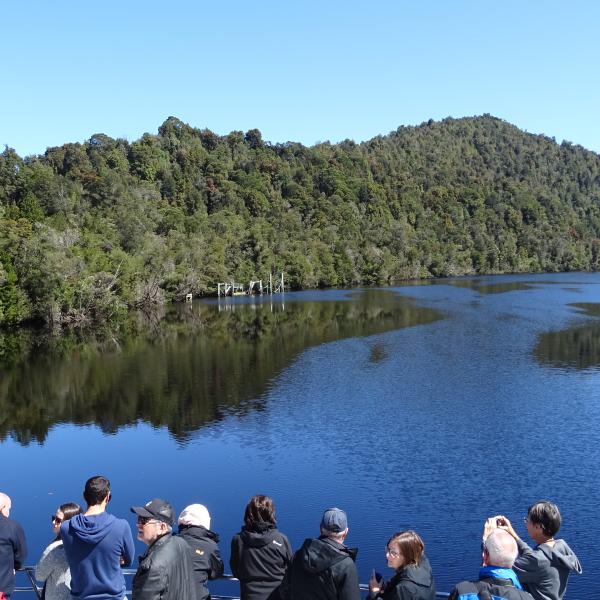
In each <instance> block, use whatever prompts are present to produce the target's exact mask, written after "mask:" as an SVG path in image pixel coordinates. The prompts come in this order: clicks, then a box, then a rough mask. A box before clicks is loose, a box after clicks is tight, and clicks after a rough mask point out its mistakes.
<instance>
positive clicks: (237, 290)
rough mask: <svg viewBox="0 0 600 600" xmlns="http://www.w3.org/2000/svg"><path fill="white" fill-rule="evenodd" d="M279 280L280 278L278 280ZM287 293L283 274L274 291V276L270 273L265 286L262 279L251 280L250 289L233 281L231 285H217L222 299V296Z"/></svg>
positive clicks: (218, 294)
mask: <svg viewBox="0 0 600 600" xmlns="http://www.w3.org/2000/svg"><path fill="white" fill-rule="evenodd" d="M278 279H279V278H278ZM284 291H285V286H284V280H283V273H281V278H280V279H279V281H278V282H277V283H276V284H275V288H274V289H273V274H272V273H269V283H268V284H266V285H263V280H262V279H257V280H251V281H250V283H249V285H248V289H247V290H245V289H244V284H243V283H235V282H234V281H231V282H229V283H227V282H226V283H217V296H218V297H219V298H220V297H221V296H240V295H242V294H248V295H253V294H260V295H261V296H262V295H263V294H283V292H284Z"/></svg>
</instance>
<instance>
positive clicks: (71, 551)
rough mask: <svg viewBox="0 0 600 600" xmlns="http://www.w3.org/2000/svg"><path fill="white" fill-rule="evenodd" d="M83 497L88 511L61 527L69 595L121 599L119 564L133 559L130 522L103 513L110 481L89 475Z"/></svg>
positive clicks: (122, 586)
mask: <svg viewBox="0 0 600 600" xmlns="http://www.w3.org/2000/svg"><path fill="white" fill-rule="evenodd" d="M83 497H84V499H85V501H86V503H87V510H86V511H85V513H84V514H82V515H77V516H75V517H73V518H72V519H69V520H68V521H65V522H64V523H63V524H62V525H61V527H60V536H61V539H62V541H63V546H64V549H65V554H66V555H67V562H68V563H69V567H70V569H71V598H74V599H77V600H87V599H93V600H123V598H125V578H124V577H123V572H122V571H121V567H122V566H124V567H128V566H129V565H130V564H131V562H132V561H133V556H134V553H135V547H134V545H133V537H132V535H131V529H130V528H129V523H128V522H127V521H126V520H125V519H117V518H116V517H114V516H113V515H111V514H109V513H107V512H106V505H107V504H108V503H109V502H110V498H111V492H110V482H109V481H108V479H106V477H102V476H101V475H98V476H96V477H91V478H90V479H88V480H87V482H86V484H85V490H84V492H83Z"/></svg>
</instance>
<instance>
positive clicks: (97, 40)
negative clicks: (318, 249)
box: [0, 0, 600, 156]
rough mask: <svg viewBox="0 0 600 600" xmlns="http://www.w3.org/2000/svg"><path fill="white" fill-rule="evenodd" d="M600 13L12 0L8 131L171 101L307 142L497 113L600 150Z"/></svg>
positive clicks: (150, 125)
mask: <svg viewBox="0 0 600 600" xmlns="http://www.w3.org/2000/svg"><path fill="white" fill-rule="evenodd" d="M599 26H600V2H597V1H595V0H585V1H584V0H569V2H567V1H561V2H557V1H552V0H548V1H541V0H531V1H528V0H520V1H513V0H495V1H486V0H478V1H465V0H446V1H442V0H439V1H433V0H413V1H412V2H408V1H405V0H393V1H392V0H389V1H388V0H382V1H377V0H370V2H367V0H364V1H362V2H355V1H353V0H344V1H338V0H331V1H328V0H321V1H319V2H318V1H313V0H305V1H296V0H279V1H277V2H275V1H271V0H267V1H261V0H254V1H249V0H246V1H238V0H232V1H227V0H212V1H211V2H208V1H204V0H196V1H192V0H169V1H167V0H164V1H162V2H156V1H153V0H145V1H140V0H119V1H118V2H116V1H113V0H102V1H98V2H90V1H85V0H77V1H71V0H69V1H61V0H54V1H52V2H51V1H49V0H44V1H40V0H37V1H28V0H12V1H11V0H6V1H5V2H3V3H2V5H0V43H1V45H2V55H1V56H2V58H1V60H2V75H1V81H2V84H1V88H0V144H7V145H8V146H10V147H12V148H15V150H16V151H17V152H18V153H19V154H21V155H22V156H24V155H27V154H33V153H36V154H37V153H42V152H44V150H45V149H46V147H48V146H56V145H61V144H63V143H66V142H76V141H79V142H82V141H84V140H86V139H89V137H90V136H91V135H92V134H94V133H105V134H107V135H110V136H112V137H124V138H127V139H129V140H134V139H137V138H139V137H140V136H141V135H142V134H143V133H144V132H146V131H148V132H151V133H156V131H157V129H158V127H159V125H160V124H161V123H162V122H163V121H164V120H165V119H166V118H167V117H168V116H170V115H174V116H176V117H178V118H180V119H181V120H183V121H185V122H187V123H189V124H190V125H193V126H195V127H200V128H204V127H207V128H209V129H211V130H213V131H215V132H216V133H218V134H226V133H229V132H230V131H232V130H242V131H246V130H248V129H251V128H255V127H256V128H258V129H260V130H261V131H262V133H263V137H264V138H265V139H266V140H270V141H272V142H285V141H288V140H292V141H298V142H302V143H303V144H307V145H312V144H314V143H315V142H317V141H324V140H330V141H331V142H337V141H340V140H343V139H345V138H350V139H353V140H355V141H362V140H366V139H370V138H371V137H374V136H376V135H379V134H387V133H389V132H390V131H392V130H394V129H396V128H397V127H398V126H400V125H417V124H419V123H421V122H423V121H426V120H428V119H430V118H433V119H436V120H438V119H442V118H444V117H447V116H452V117H463V116H472V115H479V114H483V113H491V114H492V115H494V116H497V117H500V118H502V119H505V120H507V121H509V122H510V123H513V124H515V125H517V126H518V127H520V128H522V129H525V130H527V131H529V132H531V133H544V134H546V135H548V136H554V137H556V139H557V140H558V141H562V140H563V139H567V140H569V141H571V142H573V143H577V144H581V145H582V146H584V147H586V148H589V149H591V150H594V151H596V152H600V119H599V118H598V116H599V114H598V113H599V110H598V106H599V104H600V102H599V98H600V68H599V65H600V42H599V39H600V35H599V34H598V29H599Z"/></svg>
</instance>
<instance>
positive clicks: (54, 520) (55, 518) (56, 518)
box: [50, 515, 63, 523]
mask: <svg viewBox="0 0 600 600" xmlns="http://www.w3.org/2000/svg"><path fill="white" fill-rule="evenodd" d="M50 521H52V523H62V522H63V520H62V519H61V518H60V517H57V516H56V515H52V516H51V517H50Z"/></svg>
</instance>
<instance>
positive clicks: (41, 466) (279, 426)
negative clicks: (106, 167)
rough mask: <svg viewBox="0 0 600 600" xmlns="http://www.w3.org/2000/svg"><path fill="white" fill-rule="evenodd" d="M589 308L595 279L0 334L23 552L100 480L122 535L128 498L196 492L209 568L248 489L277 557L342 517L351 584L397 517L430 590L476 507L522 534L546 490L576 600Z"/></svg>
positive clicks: (599, 404) (592, 364)
mask: <svg viewBox="0 0 600 600" xmlns="http://www.w3.org/2000/svg"><path fill="white" fill-rule="evenodd" d="M599 306H600V274H583V273H571V274H559V275H535V276H532V275H528V276H503V277H487V278H473V279H457V280H444V281H438V282H430V283H427V284H415V285H406V286H402V287H397V288H386V289H385V290H368V291H367V290H365V291H361V290H351V291H340V290H335V291H320V292H298V293H289V294H285V297H284V298H282V297H275V296H273V298H272V299H271V298H265V299H264V301H262V302H261V301H260V300H254V299H248V298H244V299H241V300H237V299H236V300H234V301H231V299H229V300H227V301H222V302H216V301H214V302H194V304H193V305H192V306H191V307H190V306H183V307H175V308H174V309H173V310H172V311H171V312H169V314H167V315H165V318H164V319H163V320H161V321H159V320H150V321H148V322H146V323H141V322H140V321H138V322H135V323H131V324H129V325H128V327H127V328H126V329H125V330H122V331H121V332H119V333H118V334H115V333H114V332H99V333H97V334H95V335H94V336H90V335H84V334H80V333H78V334H75V333H73V334H71V335H68V336H43V335H41V334H40V333H39V332H24V333H21V334H18V335H17V334H15V333H4V334H0V357H2V359H3V366H2V367H0V440H2V441H0V464H1V465H2V466H1V467H0V469H1V470H0V489H1V490H2V491H6V492H7V493H9V494H10V495H11V497H12V498H13V511H12V515H11V516H13V517H14V518H15V519H17V520H19V521H21V522H22V523H23V524H24V526H25V529H26V534H27V536H28V540H29V544H30V557H29V560H28V561H27V562H28V563H30V564H33V563H35V561H36V560H37V558H38V557H39V555H40V553H41V551H42V549H43V548H44V546H45V545H46V544H47V542H48V541H49V538H50V523H49V516H50V514H51V513H52V511H53V510H54V509H55V507H56V506H57V505H58V504H60V503H62V502H66V501H69V500H76V501H80V502H81V501H82V498H81V491H82V488H83V484H84V482H85V480H86V479H87V478H88V477H89V476H91V475H95V474H98V473H102V474H104V475H106V476H108V477H109V478H110V479H111V482H112V488H113V492H114V494H113V497H114V499H113V501H112V502H111V506H110V510H111V511H112V512H113V513H115V514H117V515H118V516H123V517H127V518H128V519H129V520H130V522H131V524H132V527H133V523H134V519H133V515H132V514H131V513H130V512H129V507H130V506H132V505H134V504H140V503H143V502H145V501H147V500H149V499H150V498H152V497H154V496H162V497H165V498H167V499H169V500H170V501H171V502H172V503H173V505H174V506H175V509H176V510H177V511H179V510H181V509H182V508H183V507H184V506H185V505H186V504H190V503H192V502H201V503H203V504H206V505H207V506H208V508H209V510H210V512H211V514H212V517H213V522H212V526H213V529H214V530H215V531H217V532H219V534H220V535H221V540H222V541H221V549H222V554H223V556H224V558H225V560H228V558H229V540H230V539H231V537H232V535H233V534H234V533H236V532H237V531H238V530H239V527H240V525H241V523H242V515H243V510H244V506H245V504H246V502H247V500H248V498H249V497H250V496H252V495H253V494H257V493H265V494H269V495H271V496H272V497H273V498H274V500H275V503H276V506H277V513H278V521H279V528H280V529H281V530H282V531H283V532H284V533H286V534H287V535H288V537H289V538H290V541H291V543H292V546H293V547H294V548H297V547H299V546H300V544H301V543H302V541H303V539H304V538H305V537H312V536H315V535H317V534H318V524H319V519H320V516H321V513H322V510H323V509H324V508H326V507H328V506H332V505H337V506H340V507H342V508H345V509H346V510H347V512H348V517H349V524H350V535H349V538H348V544H349V545H352V546H358V547H359V555H358V561H357V562H358V567H359V571H360V577H361V580H362V581H364V582H366V581H367V579H368V576H369V573H370V571H371V569H372V568H373V567H375V568H377V570H379V571H381V572H382V573H384V574H385V575H386V578H387V577H388V576H389V574H390V573H389V570H388V569H387V568H386V566H385V558H384V556H383V549H384V546H385V543H386V541H387V539H388V537H389V536H390V534H391V533H393V532H394V531H397V530H401V529H406V528H413V529H415V530H417V531H418V532H419V533H420V534H421V535H422V537H423V538H424V540H425V544H426V549H427V553H428V555H429V557H430V560H431V563H432V566H433V569H434V574H435V576H436V580H437V584H438V589H439V590H441V591H449V590H450V588H451V587H452V585H453V584H454V583H456V582H457V581H459V580H461V579H467V578H476V575H477V571H478V565H479V561H480V551H479V546H480V536H481V527H482V525H483V522H484V520H485V518H486V517H488V516H490V515H492V514H497V513H503V514H506V515H507V516H508V517H509V518H511V519H512V520H513V522H514V524H515V526H516V528H517V530H518V531H519V532H520V533H521V535H523V536H524V537H525V539H526V538H527V536H526V531H525V530H524V526H523V525H522V523H523V521H522V519H523V516H524V515H525V513H526V510H527V506H528V505H529V504H530V503H531V502H532V501H534V500H537V499H539V498H549V499H552V500H553V501H555V502H556V503H557V504H558V505H559V506H560V508H561V511H562V513H563V527H562V529H561V536H562V537H564V538H565V539H566V540H567V541H568V542H569V543H570V545H571V547H572V548H573V549H574V550H575V552H576V553H577V554H578V556H579V558H580V560H581V562H582V564H583V568H584V574H583V575H582V576H580V577H575V576H573V577H572V578H571V582H570V585H569V593H568V594H567V597H568V598H571V599H577V600H582V599H583V600H586V599H592V598H594V599H595V598H598V595H599V593H600V583H599V580H600V571H599V566H600V558H599V553H598V552H597V549H596V547H595V544H594V542H595V539H596V536H597V534H598V531H599V528H598V526H597V519H596V512H597V507H598V506H599V505H600V486H599V485H598V475H599V473H600V462H599V459H600V444H599V441H600V429H599V427H598V425H599V424H600V319H598V316H600V310H599ZM137 544H138V547H139V550H140V552H141V551H142V550H143V547H142V545H141V544H140V543H139V542H137ZM220 589H222V588H220ZM229 591H230V592H231V591H233V590H232V589H231V588H229Z"/></svg>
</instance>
